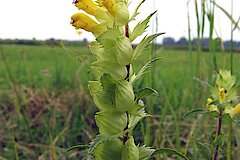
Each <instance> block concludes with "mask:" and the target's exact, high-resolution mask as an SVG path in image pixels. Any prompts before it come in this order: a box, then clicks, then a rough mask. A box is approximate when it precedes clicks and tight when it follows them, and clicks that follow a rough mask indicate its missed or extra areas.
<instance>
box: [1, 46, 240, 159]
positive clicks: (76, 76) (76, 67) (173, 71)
mask: <svg viewBox="0 0 240 160" xmlns="http://www.w3.org/2000/svg"><path fill="white" fill-rule="evenodd" d="M1 47H2V53H1V55H0V126H1V127H0V160H5V159H7V160H8V159H9V160H10V159H20V160H25V159H29V160H30V159H39V160H45V159H46V160H47V159H50V160H55V159H57V160H61V159H80V158H83V157H84V156H86V155H87V150H74V151H72V152H69V153H66V152H65V150H66V149H67V148H69V147H71V146H73V145H77V144H88V143H89V142H90V140H91V139H92V138H94V137H95V135H96V134H97V130H96V127H95V122H94V120H93V115H94V113H95V112H96V108H95V106H94V104H93V102H92V99H91V97H90V95H89V93H88V91H87V83H88V80H89V79H93V77H92V75H91V74H90V70H89V65H90V64H91V61H92V58H93V57H92V56H91V54H90V52H89V50H88V48H87V45H82V47H71V46H68V47H56V46H21V45H3V46H1ZM191 55H192V56H191ZM156 56H158V57H162V59H161V60H160V61H158V62H156V63H155V64H154V66H153V68H152V69H151V71H150V72H149V73H148V74H147V75H146V76H145V78H144V79H143V80H142V81H139V82H138V83H137V85H136V86H135V90H136V91H137V90H138V88H142V87H149V86H153V88H155V89H156V90H157V91H158V92H159V96H154V97H151V101H150V100H149V99H145V101H146V103H147V105H148V106H149V107H148V108H147V110H149V112H150V113H151V114H152V115H153V118H150V119H148V120H145V121H143V123H142V124H141V125H139V126H138V127H137V130H136V133H135V134H136V136H137V141H138V142H139V143H141V142H143V141H145V142H146V143H147V144H151V145H153V146H155V147H169V148H174V149H177V150H180V151H181V152H183V153H186V154H187V155H188V156H189V157H190V158H191V159H196V160H197V159H204V158H206V157H203V155H204V154H200V153H201V152H203V151H206V148H201V146H200V147H199V145H198V142H202V143H208V138H209V136H210V134H211V133H212V132H213V131H214V129H215V127H216V126H214V121H210V122H209V119H208V117H206V116H201V115H199V116H196V117H195V116H194V117H190V118H188V119H183V114H184V113H186V112H188V111H190V110H192V109H194V108H202V107H204V106H205V102H206V98H207V97H208V96H209V95H208V89H209V88H208V87H207V85H204V83H206V82H211V79H209V71H211V65H210V64H211V63H212V60H211V59H210V58H209V53H205V52H199V53H197V52H193V53H192V54H191V53H189V51H182V50H181V51H177V50H169V49H168V50H165V49H164V48H162V49H160V50H158V51H157V52H156ZM149 57H150V55H146V56H143V57H142V58H141V59H140V60H139V61H138V63H137V64H138V66H134V67H135V69H136V70H137V69H139V68H140V67H141V66H142V65H144V63H145V62H146V61H147V60H149ZM216 58H217V67H218V69H220V68H223V69H229V68H230V55H229V54H227V53H220V52H219V53H216ZM233 66H234V74H235V75H236V76H237V77H238V80H240V70H239V66H240V54H234V63H233ZM238 84H240V82H239V81H238ZM146 122H148V123H146ZM200 122H201V123H200ZM146 124H150V125H146ZM226 128H227V127H226ZM203 130H204V131H206V133H209V135H207V134H205V135H203V134H202V132H203ZM236 133H239V130H237V129H236ZM143 135H144V136H143ZM236 139H237V137H236ZM236 143H239V140H236ZM236 150H237V148H236V149H233V151H232V152H233V153H234V154H235V155H236V156H237V154H238V153H237V152H236ZM193 155H194V157H193ZM223 156H224V153H223ZM238 158H239V157H238Z"/></svg>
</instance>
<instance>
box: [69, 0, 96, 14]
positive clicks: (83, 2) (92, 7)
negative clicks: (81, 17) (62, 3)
mask: <svg viewBox="0 0 240 160" xmlns="http://www.w3.org/2000/svg"><path fill="white" fill-rule="evenodd" d="M73 4H75V6H76V7H77V8H78V9H79V10H80V9H82V10H84V11H85V12H86V13H88V14H91V15H95V13H96V9H97V8H98V6H97V4H96V3H94V2H93V1H92V0H74V1H73Z"/></svg>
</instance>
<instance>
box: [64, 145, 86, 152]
mask: <svg viewBox="0 0 240 160" xmlns="http://www.w3.org/2000/svg"><path fill="white" fill-rule="evenodd" d="M88 147H89V145H87V144H80V145H75V146H72V147H70V148H68V149H67V150H66V152H70V151H72V150H75V149H86V148H88Z"/></svg>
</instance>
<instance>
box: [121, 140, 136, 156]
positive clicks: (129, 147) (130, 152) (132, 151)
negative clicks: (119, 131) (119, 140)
mask: <svg viewBox="0 0 240 160" xmlns="http://www.w3.org/2000/svg"><path fill="white" fill-rule="evenodd" d="M121 160H139V150H138V147H137V146H136V145H135V143H134V139H133V137H132V136H130V137H129V139H128V140H127V142H126V143H125V144H124V146H123V149H122V158H121Z"/></svg>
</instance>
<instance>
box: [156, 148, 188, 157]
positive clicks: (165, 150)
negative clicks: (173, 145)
mask: <svg viewBox="0 0 240 160" xmlns="http://www.w3.org/2000/svg"><path fill="white" fill-rule="evenodd" d="M163 153H167V154H174V155H176V156H178V157H180V158H183V159H185V160H189V159H188V158H187V156H185V155H184V154H182V153H180V152H178V151H176V150H174V149H170V148H160V149H156V151H155V152H154V153H153V155H157V154H163Z"/></svg>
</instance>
